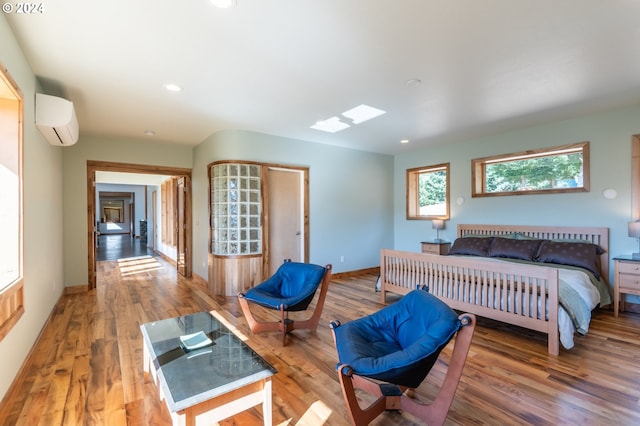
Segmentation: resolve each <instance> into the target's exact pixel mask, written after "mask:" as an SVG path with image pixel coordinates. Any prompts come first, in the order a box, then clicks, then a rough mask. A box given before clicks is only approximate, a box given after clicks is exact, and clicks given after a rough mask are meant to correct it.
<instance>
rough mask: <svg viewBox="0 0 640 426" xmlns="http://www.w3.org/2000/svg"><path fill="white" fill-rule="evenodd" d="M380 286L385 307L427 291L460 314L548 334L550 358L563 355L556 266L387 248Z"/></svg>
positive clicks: (383, 258) (383, 255)
mask: <svg viewBox="0 0 640 426" xmlns="http://www.w3.org/2000/svg"><path fill="white" fill-rule="evenodd" d="M380 284H381V287H380V290H381V300H382V303H386V293H387V292H392V293H397V294H401V295H404V294H406V293H408V292H409V291H411V290H414V289H416V288H423V287H424V288H425V289H426V290H427V291H428V292H429V293H431V294H433V295H434V296H437V297H438V298H439V299H441V300H443V301H444V302H445V303H447V304H448V305H449V306H450V307H451V308H453V309H456V310H458V311H463V312H470V313H473V314H476V315H479V316H483V317H486V318H491V319H494V320H497V321H501V322H504V323H507V324H513V325H517V326H520V327H524V328H527V329H531V330H535V331H539V332H542V333H546V334H547V335H548V350H549V354H551V355H558V354H559V352H560V343H559V333H558V271H557V270H555V269H553V268H548V267H544V266H536V265H527V264H518V263H505V262H494V261H491V260H487V259H481V258H469V257H456V256H439V255H433V254H423V253H414V252H406V251H399V250H390V249H383V250H382V251H381V255H380Z"/></svg>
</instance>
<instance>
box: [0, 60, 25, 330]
mask: <svg viewBox="0 0 640 426" xmlns="http://www.w3.org/2000/svg"><path fill="white" fill-rule="evenodd" d="M0 130H1V131H0V187H1V188H2V191H0V221H1V222H2V227H0V239H1V240H2V244H1V245H0V339H2V338H4V337H5V336H6V335H7V334H8V333H9V331H10V330H11V328H12V327H13V326H14V325H15V324H16V323H17V322H18V319H19V318H20V317H21V316H22V314H23V313H24V295H23V294H24V290H23V275H22V255H23V254H22V94H21V93H20V90H19V89H18V87H17V86H16V85H15V84H14V82H13V80H12V79H11V77H10V76H9V74H8V73H7V72H6V70H5V69H4V68H3V67H1V66H0Z"/></svg>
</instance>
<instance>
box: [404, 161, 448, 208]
mask: <svg viewBox="0 0 640 426" xmlns="http://www.w3.org/2000/svg"><path fill="white" fill-rule="evenodd" d="M407 219H425V220H431V219H449V163H444V164H436V165H434V166H425V167H417V168H415V169H408V170H407Z"/></svg>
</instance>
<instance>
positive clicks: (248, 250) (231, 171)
mask: <svg viewBox="0 0 640 426" xmlns="http://www.w3.org/2000/svg"><path fill="white" fill-rule="evenodd" d="M261 175H262V167H261V166H260V165H259V164H244V163H217V164H214V165H212V166H211V167H210V169H209V178H210V188H211V206H210V212H211V253H213V254H217V255H232V256H233V255H256V254H260V253H262V220H261V216H262V195H261V191H262V189H261Z"/></svg>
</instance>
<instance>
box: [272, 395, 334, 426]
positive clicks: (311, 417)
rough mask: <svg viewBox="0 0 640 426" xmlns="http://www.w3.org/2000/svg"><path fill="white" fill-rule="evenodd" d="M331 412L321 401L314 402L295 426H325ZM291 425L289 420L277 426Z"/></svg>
mask: <svg viewBox="0 0 640 426" xmlns="http://www.w3.org/2000/svg"><path fill="white" fill-rule="evenodd" d="M332 412H333V411H331V408H329V407H328V406H327V404H325V403H324V402H322V401H319V400H318V401H316V402H314V403H313V404H311V407H309V409H307V411H305V413H304V414H303V415H302V417H300V420H298V423H296V426H319V425H323V424H325V422H326V421H327V420H328V419H329V416H330V415H331V413H332ZM289 424H291V419H289V420H287V421H285V422H282V423H280V424H279V425H278V426H287V425H289Z"/></svg>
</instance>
